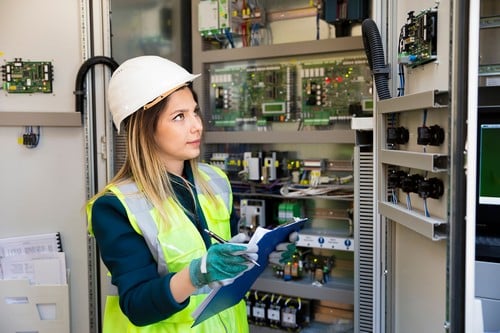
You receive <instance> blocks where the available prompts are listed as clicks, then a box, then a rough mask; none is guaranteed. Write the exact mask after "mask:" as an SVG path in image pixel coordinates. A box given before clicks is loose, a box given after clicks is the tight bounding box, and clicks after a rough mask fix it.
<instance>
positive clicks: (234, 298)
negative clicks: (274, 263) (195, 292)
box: [191, 218, 307, 327]
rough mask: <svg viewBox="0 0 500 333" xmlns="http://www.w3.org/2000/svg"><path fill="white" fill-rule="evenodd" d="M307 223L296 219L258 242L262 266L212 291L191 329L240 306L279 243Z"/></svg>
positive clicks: (197, 312) (196, 312)
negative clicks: (240, 302) (220, 313)
mask: <svg viewBox="0 0 500 333" xmlns="http://www.w3.org/2000/svg"><path fill="white" fill-rule="evenodd" d="M306 221H307V218H302V219H295V220H293V221H291V222H288V223H286V224H282V225H279V226H277V227H276V228H274V229H272V230H269V231H268V232H267V233H266V234H264V235H263V236H262V238H261V239H260V240H259V241H258V242H257V245H258V246H259V251H258V254H259V259H258V260H257V262H258V263H259V264H260V266H257V265H255V266H254V267H253V268H252V269H250V270H248V271H246V272H245V273H244V274H243V275H241V276H239V277H238V278H237V279H235V280H234V281H233V283H231V284H229V285H225V286H218V287H216V288H214V289H212V291H211V292H210V293H209V294H208V296H207V298H206V299H205V300H204V301H203V303H202V304H200V306H199V307H198V308H197V309H196V310H195V311H194V312H193V314H192V316H193V318H194V319H195V321H194V323H193V325H192V326H191V327H194V326H196V325H198V324H199V323H201V322H202V321H204V320H206V319H208V318H210V317H212V316H213V315H216V314H217V313H219V312H221V311H224V310H225V309H227V308H229V307H231V306H233V305H236V304H238V302H239V301H241V300H242V299H243V297H245V294H246V293H247V291H248V290H250V288H251V287H252V285H253V284H254V283H255V281H256V280H257V278H258V277H259V275H260V274H261V273H262V272H263V271H264V270H265V269H266V266H267V258H268V257H269V254H271V252H273V251H274V249H275V248H276V246H277V245H278V244H279V243H282V242H286V241H288V236H289V235H290V234H291V233H292V232H294V231H299V230H300V228H302V227H303V226H304V223H305V222H306Z"/></svg>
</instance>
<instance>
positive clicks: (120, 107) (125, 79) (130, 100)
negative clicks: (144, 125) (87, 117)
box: [108, 56, 200, 132]
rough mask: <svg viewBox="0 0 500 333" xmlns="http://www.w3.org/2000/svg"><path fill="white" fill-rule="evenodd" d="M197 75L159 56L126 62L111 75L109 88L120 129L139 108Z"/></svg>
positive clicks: (114, 114)
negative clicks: (123, 122)
mask: <svg viewBox="0 0 500 333" xmlns="http://www.w3.org/2000/svg"><path fill="white" fill-rule="evenodd" d="M198 76H200V74H196V75H193V74H191V73H189V72H188V71H187V70H185V69H184V68H182V67H181V66H179V65H177V64H176V63H175V62H172V61H170V60H168V59H165V58H162V57H158V56H140V57H136V58H131V59H129V60H126V61H125V62H123V63H122V64H121V65H120V66H119V67H118V68H117V69H116V70H115V71H114V73H113V75H112V76H111V80H110V81H109V88H108V104H109V109H110V111H111V115H112V116H113V123H114V124H115V126H116V128H117V130H118V132H120V125H121V122H122V121H123V120H124V119H125V118H127V117H128V116H130V115H131V114H132V113H134V112H136V111H137V110H138V109H139V108H141V107H144V106H145V105H146V104H148V103H150V102H151V101H153V100H155V99H157V98H158V101H159V100H160V99H162V98H165V97H167V96H168V95H169V94H170V93H172V92H173V91H174V90H176V89H177V88H180V87H182V86H183V85H185V84H187V83H189V82H191V81H193V80H194V79H196V78H197V77H198Z"/></svg>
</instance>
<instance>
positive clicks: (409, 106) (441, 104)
mask: <svg viewBox="0 0 500 333" xmlns="http://www.w3.org/2000/svg"><path fill="white" fill-rule="evenodd" d="M448 102H449V94H448V92H447V91H438V90H430V91H424V92H421V93H417V94H412V95H406V96H400V97H394V98H390V99H384V100H380V101H378V102H377V112H378V113H380V114H385V113H393V112H405V111H415V110H424V109H439V108H445V107H447V106H448Z"/></svg>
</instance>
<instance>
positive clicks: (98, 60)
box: [74, 56, 118, 115]
mask: <svg viewBox="0 0 500 333" xmlns="http://www.w3.org/2000/svg"><path fill="white" fill-rule="evenodd" d="M97 64H103V65H106V66H108V67H109V68H110V69H111V72H114V71H115V69H117V68H118V63H117V62H116V61H115V60H114V59H113V58H109V57H104V56H96V57H92V58H89V59H87V60H86V61H85V62H84V63H83V64H82V65H81V66H80V69H79V70H78V74H77V75H76V82H75V92H74V93H75V109H76V112H80V113H82V115H83V106H84V94H85V89H84V79H85V76H86V75H87V72H88V71H89V70H90V69H91V68H92V67H94V66H95V65H97Z"/></svg>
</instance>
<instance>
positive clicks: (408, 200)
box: [406, 192, 413, 210]
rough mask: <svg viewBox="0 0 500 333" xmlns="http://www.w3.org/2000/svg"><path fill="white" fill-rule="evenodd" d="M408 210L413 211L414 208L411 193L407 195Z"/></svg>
mask: <svg viewBox="0 0 500 333" xmlns="http://www.w3.org/2000/svg"><path fill="white" fill-rule="evenodd" d="M406 208H408V210H412V209H413V208H412V207H411V198H410V193H409V192H408V193H406Z"/></svg>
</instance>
